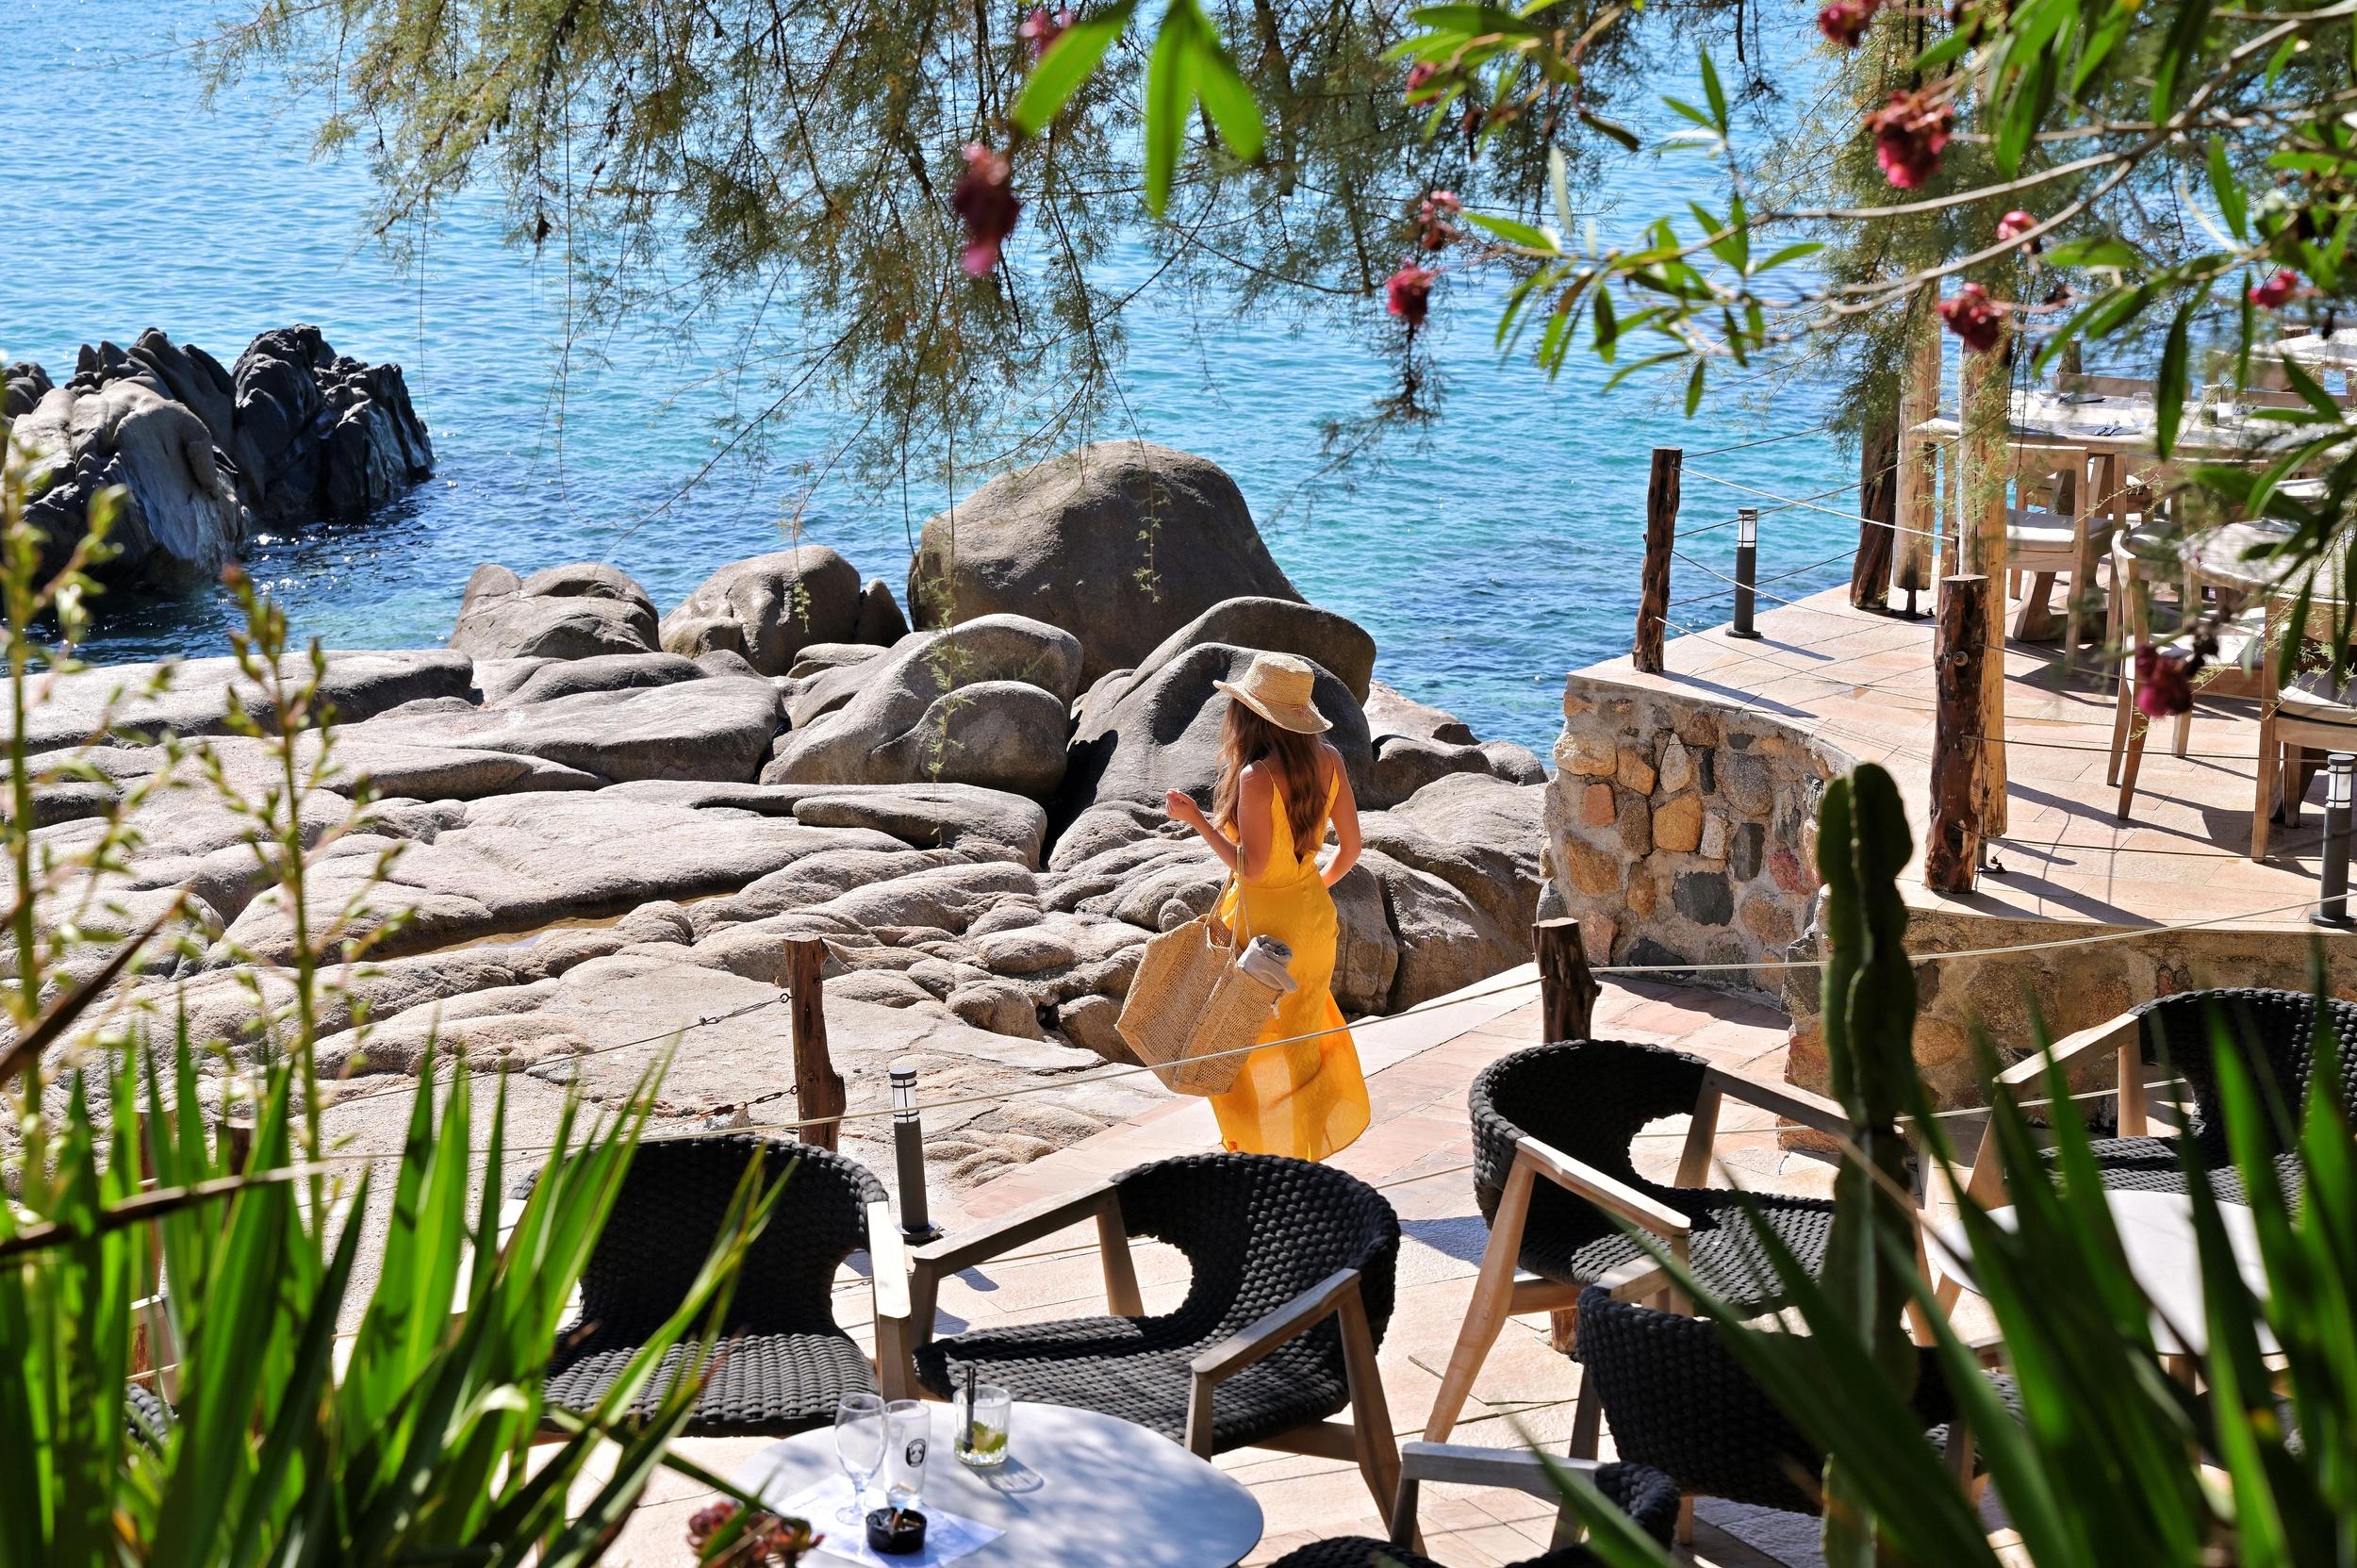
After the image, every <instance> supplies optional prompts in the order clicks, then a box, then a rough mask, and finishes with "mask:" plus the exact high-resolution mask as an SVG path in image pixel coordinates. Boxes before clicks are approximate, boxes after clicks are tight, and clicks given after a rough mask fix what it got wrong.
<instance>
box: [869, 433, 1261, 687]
mask: <svg viewBox="0 0 2357 1568" xmlns="http://www.w3.org/2000/svg"><path fill="white" fill-rule="evenodd" d="M1243 597H1258V598H1267V599H1286V600H1294V601H1296V602H1297V601H1299V600H1300V598H1301V595H1300V594H1298V593H1296V592H1294V586H1293V584H1292V583H1291V582H1289V581H1287V579H1286V577H1285V573H1284V572H1283V571H1282V570H1281V569H1279V568H1278V567H1277V562H1276V560H1275V559H1274V558H1273V557H1272V556H1271V555H1270V554H1269V553H1268V547H1267V546H1266V545H1265V544H1263V543H1262V542H1261V535H1260V530H1258V529H1257V528H1255V527H1254V526H1253V523H1252V512H1251V508H1250V507H1248V506H1247V505H1245V503H1244V493H1243V492H1242V491H1241V490H1239V489H1238V488H1237V487H1236V483H1235V481H1234V480H1232V479H1230V478H1229V477H1228V474H1227V473H1226V471H1225V470H1222V469H1221V468H1220V467H1219V465H1218V464H1216V463H1213V462H1211V460H1210V459H1208V458H1204V457H1197V456H1195V455H1193V454H1189V453H1184V452H1178V451H1176V450H1174V449H1172V448H1170V447H1164V446H1156V445H1153V444H1152V443H1150V442H1146V441H1135V440H1123V441H1099V442H1096V443H1095V444H1093V445H1090V446H1085V447H1082V448H1080V450H1078V451H1077V452H1068V453H1065V454H1063V455H1062V456H1060V457H1053V458H1050V459H1048V460H1047V462H1045V463H1041V464H1038V465H1036V466H1034V467H1032V468H1029V469H1023V470H1017V471H1015V472H1014V473H1007V474H1001V475H999V476H998V477H997V478H996V479H993V480H992V481H991V482H990V483H989V484H987V485H984V486H983V487H981V489H979V490H977V491H975V492H974V493H973V494H972V495H970V496H968V497H966V498H965V499H964V501H962V502H960V503H958V504H957V505H956V506H954V507H952V508H951V509H950V510H949V511H947V512H944V513H941V514H939V515H938V516H935V517H933V518H931V519H930V520H927V522H926V524H925V531H924V534H923V535H922V536H921V537H920V538H919V539H918V541H917V547H916V554H915V559H913V560H912V561H911V562H910V563H909V591H908V600H909V607H910V610H911V612H912V614H913V615H914V616H915V621H916V624H917V625H918V626H919V627H936V626H947V625H951V624H954V623H957V622H960V621H964V620H970V619H975V618H978V617H982V616H990V615H998V614H1013V615H1021V616H1029V617H1030V618H1032V619H1037V620H1044V621H1047V623H1048V624H1050V625H1053V626H1061V627H1063V629H1064V630H1065V631H1067V632H1070V633H1071V634H1072V635H1075V636H1077V637H1078V638H1080V646H1081V648H1082V650H1083V657H1084V662H1083V667H1082V670H1081V680H1082V681H1083V682H1093V681H1095V680H1096V678H1097V677H1098V676H1100V675H1103V674H1104V673H1105V672H1106V671H1108V670H1112V669H1120V668H1126V667H1131V666H1135V665H1136V664H1137V663H1138V662H1139V661H1140V660H1142V659H1144V658H1145V657H1146V655H1147V654H1148V653H1151V652H1153V651H1154V649H1155V647H1156V645H1157V644H1159V643H1160V642H1161V641H1162V639H1163V638H1164V637H1167V636H1169V635H1171V634H1172V633H1173V632H1176V631H1178V630H1179V629H1180V628H1181V627H1183V626H1185V625H1186V624H1187V623H1188V622H1189V621H1191V620H1193V619H1195V617H1197V616H1199V615H1201V614H1202V613H1203V612H1204V611H1206V610H1208V609H1210V608H1211V607H1212V606H1213V605H1215V604H1218V603H1219V602H1222V601H1223V600H1229V599H1237V598H1243Z"/></svg>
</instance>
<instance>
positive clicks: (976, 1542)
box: [776, 1476, 1007, 1568]
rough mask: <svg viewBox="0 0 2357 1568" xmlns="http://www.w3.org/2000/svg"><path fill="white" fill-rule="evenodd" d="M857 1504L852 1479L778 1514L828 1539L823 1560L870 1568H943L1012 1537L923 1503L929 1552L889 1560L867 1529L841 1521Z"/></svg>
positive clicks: (807, 1490) (792, 1502)
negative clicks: (840, 1513) (842, 1512)
mask: <svg viewBox="0 0 2357 1568" xmlns="http://www.w3.org/2000/svg"><path fill="white" fill-rule="evenodd" d="M850 1501H851V1478H850V1477H849V1476H836V1477H832V1479H829V1480H824V1481H820V1482H819V1483H818V1484H817V1485H816V1486H809V1487H804V1488H803V1489H802V1490H801V1491H799V1492H797V1493H796V1494H794V1495H793V1496H791V1497H788V1498H787V1499H786V1500H785V1501H784V1502H783V1503H781V1504H779V1505H777V1509H776V1511H777V1512H779V1513H782V1514H784V1515H786V1516H787V1517H788V1518H792V1519H806V1520H808V1521H809V1522H810V1527H811V1528H812V1529H814V1530H817V1531H819V1532H820V1533H822V1534H823V1535H825V1536H826V1538H827V1539H826V1540H825V1541H824V1542H822V1543H820V1544H819V1547H818V1554H817V1555H818V1556H819V1557H821V1558H834V1559H839V1560H843V1561H845V1562H857V1563H862V1564H865V1568H939V1565H940V1564H942V1563H946V1562H955V1561H956V1560H958V1559H960V1558H962V1557H964V1556H965V1555H966V1554H967V1553H969V1552H978V1551H980V1550H981V1549H982V1548H983V1547H984V1546H987V1545H989V1544H990V1543H992V1542H994V1541H996V1540H997V1539H998V1538H999V1537H1000V1536H1002V1535H1004V1534H1006V1533H1007V1532H1006V1531H1004V1530H1002V1529H999V1528H998V1527H996V1526H994V1525H985V1524H982V1523H981V1522H980V1521H979V1520H974V1519H968V1518H966V1517H965V1516H964V1514H958V1513H951V1512H950V1511H949V1510H947V1509H942V1508H936V1507H934V1506H933V1505H932V1504H931V1503H927V1502H925V1501H923V1500H921V1499H920V1500H919V1501H918V1503H917V1507H916V1511H917V1512H919V1513H921V1514H923V1515H924V1516H925V1549H924V1550H923V1551H921V1552H901V1553H899V1554H898V1555H896V1556H892V1557H886V1556H884V1555H883V1554H882V1553H881V1552H877V1551H873V1550H871V1549H870V1548H869V1547H868V1544H867V1527H866V1525H865V1523H862V1524H857V1525H846V1524H844V1523H843V1522H841V1521H840V1520H838V1519H836V1518H835V1514H836V1513H837V1511H839V1510H842V1509H844V1508H847V1507H849V1504H850Z"/></svg>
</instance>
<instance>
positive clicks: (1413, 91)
mask: <svg viewBox="0 0 2357 1568" xmlns="http://www.w3.org/2000/svg"><path fill="white" fill-rule="evenodd" d="M1439 74H1441V68H1440V67H1439V66H1437V65H1435V64H1433V63H1432V62H1431V61H1430V60H1418V61H1417V62H1416V63H1415V64H1413V65H1411V66H1409V68H1408V94H1407V97H1408V102H1409V103H1411V104H1412V103H1414V102H1415V101H1416V99H1417V97H1418V96H1419V95H1421V94H1422V93H1423V92H1424V90H1425V89H1426V88H1427V87H1430V86H1431V85H1432V78H1433V77H1435V76H1437V75H1439Z"/></svg>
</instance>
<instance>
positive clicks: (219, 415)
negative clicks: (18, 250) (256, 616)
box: [4, 326, 434, 587]
mask: <svg viewBox="0 0 2357 1568" xmlns="http://www.w3.org/2000/svg"><path fill="white" fill-rule="evenodd" d="M53 394H55V395H59V396H60V401H58V402H56V403H55V404H53V405H50V406H44V404H51V400H52V398H53ZM4 406H5V411H6V415H7V417H8V419H10V420H11V421H16V422H17V424H18V435H19V437H21V438H23V439H24V440H25V441H26V442H28V443H29V444H31V445H32V446H33V447H34V448H35V449H36V450H37V451H39V452H41V454H43V455H44V457H45V458H46V459H47V462H48V466H49V468H50V470H51V471H52V473H53V474H54V475H55V476H56V477H55V478H54V479H53V481H52V483H51V485H50V487H49V489H48V491H47V493H45V494H44V495H43V496H42V497H41V503H39V506H38V509H37V520H38V521H39V522H40V524H41V527H42V529H43V530H44V531H45V533H46V535H47V537H48V541H49V545H50V548H51V550H52V552H53V553H62V552H63V551H65V550H67V549H69V548H71V547H72V545H73V543H74V540H76V539H78V538H79V537H80V536H81V534H82V531H83V529H84V528H85V527H86V526H87V523H88V519H89V507H90V501H91V497H92V496H93V495H95V494H96V493H97V492H98V491H99V490H100V489H102V488H104V487H107V486H109V485H122V486H123V487H124V488H125V489H126V490H128V491H129V493H130V500H131V505H130V508H129V515H128V516H127V517H126V518H125V519H124V521H123V523H122V524H121V525H119V526H118V528H117V530H116V533H115V542H116V543H118V544H119V545H121V546H122V547H123V548H122V552H121V553H120V554H119V555H117V557H116V558H115V560H114V561H113V562H112V563H110V565H109V568H108V571H109V574H110V575H112V576H115V577H118V578H124V579H127V580H129V581H133V582H139V583H144V584H147V585H150V586H160V587H181V586H187V585H189V584H190V583H195V582H202V581H205V580H206V579H208V578H211V577H213V576H216V575H218V574H219V572H220V571H221V569H222V568H223V566H225V565H227V564H228V563H229V562H230V561H231V560H233V559H235V558H236V555H237V550H238V546H239V544H240V543H241V542H242V541H243V539H244V537H245V536H246V533H247V532H248V530H249V529H250V528H251V527H253V526H254V525H255V524H262V525H271V524H282V523H298V522H312V521H317V520H324V519H337V518H350V517H357V516H359V515H360V514H362V513H364V512H366V511H368V510H369V509H370V508H371V507H372V506H377V505H380V504H382V503H385V502H387V501H390V500H391V499H393V497H395V496H397V495H399V494H400V493H401V492H402V491H403V490H404V489H406V488H407V487H409V486H411V485H414V484H416V483H417V482H418V481H420V480H421V479H424V478H426V477H428V476H429V475H431V474H432V473H433V471H434V447H433V443H432V442H431V441H430V440H428V439H427V437H426V433H425V424H424V422H423V421H420V419H419V418H418V415H417V411H416V410H415V409H414V408H412V407H411V406H410V404H409V391H408V388H407V387H406V386H405V385H404V383H403V381H402V375H401V367H400V366H398V365H364V364H362V363H361V362H360V361H359V360H356V359H352V358H348V357H345V356H343V355H338V354H337V353H336V352H335V350H333V349H331V348H329V347H328V345H327V343H326V341H325V339H323V338H321V336H320V331H319V328H317V327H313V326H293V327H284V328H280V329H278V330H276V331H273V332H266V333H264V334H262V336H260V337H259V338H255V340H254V342H253V343H252V344H251V345H250V346H249V347H248V348H247V349H246V351H245V353H243V354H242V355H239V356H238V364H237V368H236V370H235V371H230V370H224V369H223V366H222V363H221V361H220V360H218V359H216V358H214V357H213V356H212V355H209V354H206V352H205V351H204V350H203V349H201V348H198V347H197V346H196V345H195V344H193V343H179V344H175V343H173V340H172V339H171V338H168V337H166V336H165V335H164V334H163V333H162V332H159V331H157V329H156V328H154V327H150V328H148V329H147V330H146V331H145V332H142V333H140V335H139V337H138V338H135V339H134V340H133V341H132V344H131V346H130V347H129V348H128V349H125V348H123V347H121V346H119V345H117V344H115V343H112V342H108V341H103V340H102V341H101V342H99V343H98V344H96V345H95V346H93V345H91V344H89V343H85V344H83V345H82V348H81V352H80V353H78V354H76V355H74V374H73V375H72V376H71V377H69V378H68V379H67V381H66V383H65V385H64V386H63V387H52V385H51V384H50V379H49V376H48V374H47V372H46V371H43V370H42V369H41V367H40V366H38V365H31V364H18V365H11V366H9V367H8V371H7V387H6V401H5V404H4Z"/></svg>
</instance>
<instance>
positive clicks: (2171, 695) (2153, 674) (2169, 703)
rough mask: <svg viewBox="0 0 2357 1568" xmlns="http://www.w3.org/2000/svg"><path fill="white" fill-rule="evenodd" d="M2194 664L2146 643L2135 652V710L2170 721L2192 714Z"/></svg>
mask: <svg viewBox="0 0 2357 1568" xmlns="http://www.w3.org/2000/svg"><path fill="white" fill-rule="evenodd" d="M2194 664H2195V661H2194V660H2193V659H2192V658H2190V657H2187V656H2184V655H2182V654H2177V653H2165V652H2162V651H2161V650H2159V649H2157V648H2155V647H2153V646H2152V645H2151V643H2149V642H2148V643H2146V644H2145V645H2144V646H2143V647H2141V648H2139V649H2137V650H2136V711H2137V712H2139V713H2141V714H2143V715H2144V717H2145V718H2176V717H2177V716H2178V715H2179V714H2181V713H2191V712H2192V711H2193V672H2194Z"/></svg>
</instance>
